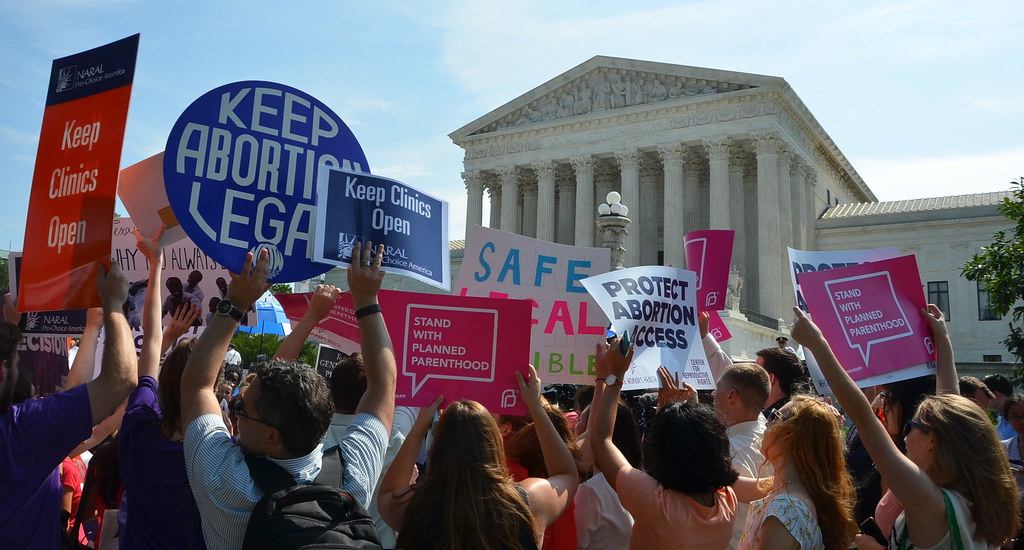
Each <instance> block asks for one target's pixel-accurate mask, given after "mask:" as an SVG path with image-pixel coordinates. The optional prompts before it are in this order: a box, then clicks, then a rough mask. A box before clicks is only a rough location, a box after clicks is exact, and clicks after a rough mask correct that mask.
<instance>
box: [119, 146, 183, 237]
mask: <svg viewBox="0 0 1024 550" xmlns="http://www.w3.org/2000/svg"><path fill="white" fill-rule="evenodd" d="M117 196H118V197H120V198H121V202H122V203H124V207H125V208H126V209H127V210H128V216H129V217H130V218H131V219H132V221H134V222H135V224H136V226H137V227H138V228H139V231H142V234H143V235H155V234H156V230H157V229H159V227H160V224H163V225H164V242H166V243H167V244H172V243H176V242H178V241H180V240H181V239H184V238H185V236H186V235H185V230H184V229H182V227H181V224H180V223H178V218H176V217H175V216H174V211H173V210H172V209H171V203H170V201H169V200H168V199H167V190H166V188H165V187H164V154H163V153H157V154H155V155H153V156H151V157H149V158H148V159H145V160H142V161H139V162H136V163H135V164H133V165H131V166H129V167H127V168H125V169H123V170H121V177H120V178H119V179H118V181H117Z"/></svg>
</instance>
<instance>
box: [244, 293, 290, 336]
mask: <svg viewBox="0 0 1024 550" xmlns="http://www.w3.org/2000/svg"><path fill="white" fill-rule="evenodd" d="M253 305H255V306H256V322H255V323H254V324H253V326H251V327H238V332H249V333H252V334H277V335H280V336H287V335H288V334H289V333H290V332H291V331H292V324H291V322H290V321H289V320H288V317H287V316H286V315H285V314H284V309H282V308H281V304H279V303H278V302H277V300H274V299H273V298H271V299H269V300H260V301H259V302H256V303H255V304H253ZM250 315H251V313H250Z"/></svg>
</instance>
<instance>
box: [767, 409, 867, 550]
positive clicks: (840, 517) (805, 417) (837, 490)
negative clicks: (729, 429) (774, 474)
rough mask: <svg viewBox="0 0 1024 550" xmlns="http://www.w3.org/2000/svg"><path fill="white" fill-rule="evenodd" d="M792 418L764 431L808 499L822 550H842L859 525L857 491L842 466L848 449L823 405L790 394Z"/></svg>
mask: <svg viewBox="0 0 1024 550" xmlns="http://www.w3.org/2000/svg"><path fill="white" fill-rule="evenodd" d="M790 412H791V413H792V414H791V416H790V417H789V418H787V419H785V420H784V421H781V422H778V423H775V424H772V425H771V426H770V427H769V428H768V430H767V431H766V432H765V440H766V441H767V440H768V437H769V434H770V435H771V437H772V438H774V440H775V441H776V442H777V444H782V445H784V446H785V451H784V452H785V454H786V456H787V460H789V461H790V462H791V463H792V464H793V466H794V467H795V468H796V471H797V475H799V476H800V482H801V483H802V484H803V486H804V488H805V489H807V493H808V494H809V495H810V497H811V501H812V502H813V504H814V508H815V510H816V512H817V517H818V525H819V526H820V527H821V536H822V540H823V542H824V544H825V548H829V549H833V548H835V549H841V550H845V549H846V548H849V546H850V542H852V541H853V536H854V535H855V534H857V532H858V531H859V528H858V527H857V523H856V521H854V516H853V506H854V503H855V501H856V491H855V489H854V485H853V478H851V477H850V474H849V472H848V471H847V470H846V457H845V455H844V452H845V450H846V447H845V445H844V443H843V439H842V436H841V431H840V427H839V422H838V421H837V420H836V417H835V416H834V415H833V414H832V411H831V410H829V408H828V407H826V406H825V404H824V403H822V402H821V401H818V400H817V399H814V398H812V397H808V396H805V395H798V396H795V397H793V399H792V405H791V409H790Z"/></svg>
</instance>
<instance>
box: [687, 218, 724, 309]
mask: <svg viewBox="0 0 1024 550" xmlns="http://www.w3.org/2000/svg"><path fill="white" fill-rule="evenodd" d="M735 235H736V232H735V231H733V230H731V229H707V230H704V231H691V232H689V233H687V234H686V236H685V237H683V249H684V251H685V253H686V269H689V270H690V271H693V272H695V273H696V274H697V307H698V308H699V309H700V310H701V311H717V310H720V309H725V298H726V296H727V295H728V291H729V265H730V264H731V263H732V243H733V239H734V238H735Z"/></svg>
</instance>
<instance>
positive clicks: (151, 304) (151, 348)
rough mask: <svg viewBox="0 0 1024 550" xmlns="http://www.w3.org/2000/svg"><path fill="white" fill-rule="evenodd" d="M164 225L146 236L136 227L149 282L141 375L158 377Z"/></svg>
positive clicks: (136, 234)
mask: <svg viewBox="0 0 1024 550" xmlns="http://www.w3.org/2000/svg"><path fill="white" fill-rule="evenodd" d="M163 235H164V225H163V224H160V228H159V229H157V230H156V234H155V235H153V236H152V237H143V236H142V233H141V232H139V230H138V229H136V230H135V244H136V246H137V247H138V249H139V250H141V251H142V254H143V255H144V256H146V259H147V260H149V284H148V285H147V287H146V301H145V303H144V304H143V306H142V350H140V352H139V377H140V378H141V377H143V376H150V377H153V378H156V377H157V375H158V374H159V373H160V356H161V355H162V351H161V349H160V345H161V343H162V342H163V329H162V327H161V326H160V319H161V318H162V317H163V312H162V311H161V304H160V264H162V263H163V257H164V253H163V245H162V243H161V238H162V237H163Z"/></svg>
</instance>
